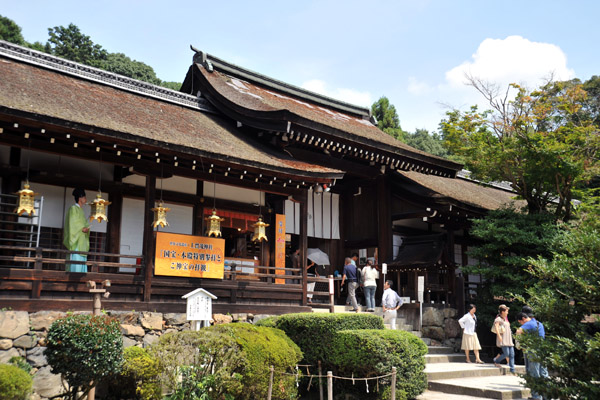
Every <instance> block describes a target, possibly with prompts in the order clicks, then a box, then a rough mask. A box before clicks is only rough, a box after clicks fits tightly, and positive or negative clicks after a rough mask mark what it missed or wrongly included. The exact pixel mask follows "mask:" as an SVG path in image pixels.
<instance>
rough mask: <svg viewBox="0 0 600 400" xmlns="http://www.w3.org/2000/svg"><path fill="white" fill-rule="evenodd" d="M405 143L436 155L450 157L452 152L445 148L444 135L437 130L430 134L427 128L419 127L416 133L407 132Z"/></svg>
mask: <svg viewBox="0 0 600 400" xmlns="http://www.w3.org/2000/svg"><path fill="white" fill-rule="evenodd" d="M405 143H406V144H407V145H409V146H411V147H414V148H415V149H419V150H423V151H425V152H427V153H429V154H432V155H434V156H438V157H443V158H450V153H449V152H448V150H447V149H446V148H444V145H443V142H442V137H441V136H440V135H439V134H437V133H436V132H434V133H433V134H429V132H427V130H425V129H417V130H416V131H415V133H407V134H406V137H405Z"/></svg>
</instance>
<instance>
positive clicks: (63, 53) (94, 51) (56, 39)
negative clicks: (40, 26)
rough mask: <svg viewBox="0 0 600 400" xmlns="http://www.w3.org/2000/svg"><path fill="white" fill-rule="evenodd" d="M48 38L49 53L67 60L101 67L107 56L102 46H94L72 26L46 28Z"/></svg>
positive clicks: (88, 38)
mask: <svg viewBox="0 0 600 400" xmlns="http://www.w3.org/2000/svg"><path fill="white" fill-rule="evenodd" d="M48 36H49V39H48V42H49V43H50V49H51V53H52V54H53V55H55V56H58V57H63V58H66V59H67V60H71V61H75V62H78V63H82V64H86V65H90V66H92V67H101V66H102V64H103V62H104V61H105V60H106V57H107V55H108V52H107V51H106V50H104V49H103V48H102V46H100V45H99V44H95V43H94V42H93V41H92V39H91V38H90V37H89V36H87V35H84V34H83V33H82V32H81V30H80V29H79V28H78V27H77V25H74V24H69V26H68V27H66V28H65V27H64V26H55V27H54V28H48Z"/></svg>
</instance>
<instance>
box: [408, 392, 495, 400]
mask: <svg viewBox="0 0 600 400" xmlns="http://www.w3.org/2000/svg"><path fill="white" fill-rule="evenodd" d="M467 399H468V400H487V399H488V398H487V397H474V396H469V397H468V398H467ZM416 400H465V396H464V395H462V394H450V393H444V392H434V391H433V390H425V392H423V393H421V394H420V395H419V396H417V398H416Z"/></svg>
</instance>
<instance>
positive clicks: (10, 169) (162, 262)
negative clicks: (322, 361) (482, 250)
mask: <svg viewBox="0 0 600 400" xmlns="http://www.w3.org/2000/svg"><path fill="white" fill-rule="evenodd" d="M182 75H183V74H182ZM0 76H2V79H0V164H1V166H2V168H1V172H0V179H1V193H0V304H2V306H3V307H11V308H12V309H14V310H27V311H38V310H88V309H91V296H90V293H89V288H88V287H87V283H88V281H90V280H92V281H96V282H105V281H107V280H108V281H110V283H111V286H110V289H109V291H110V298H108V299H106V300H104V301H103V307H104V308H106V309H112V310H131V309H135V310H152V311H154V310H156V311H161V312H183V311H184V310H185V300H183V299H182V296H183V295H185V294H186V293H189V292H191V291H193V290H194V289H197V288H203V289H205V290H207V291H209V292H211V293H212V294H214V295H215V296H217V299H216V300H215V301H214V302H213V310H214V311H215V312H223V313H226V312H230V313H237V312H252V313H261V314H281V313H287V312H298V311H310V309H311V306H309V305H308V304H307V300H308V297H309V296H312V298H313V301H312V303H313V307H318V306H320V307H331V306H332V305H333V304H334V303H337V302H338V301H340V300H341V299H340V293H339V291H338V289H336V291H335V292H334V293H330V292H329V284H328V283H329V280H328V279H329V278H328V277H329V276H333V275H334V274H335V271H341V267H342V266H343V262H344V258H345V257H348V256H350V255H351V254H352V253H355V252H356V253H358V254H359V263H360V264H361V265H363V264H365V263H366V260H367V259H369V258H370V259H373V260H374V261H375V263H376V264H379V265H381V264H383V263H386V264H387V265H388V275H387V278H388V279H392V280H394V281H395V282H396V284H397V285H398V289H399V292H400V293H401V294H402V295H403V296H406V297H410V298H411V299H413V300H415V299H417V292H416V291H417V281H418V279H419V277H420V276H421V277H424V282H425V292H426V298H425V299H424V300H425V301H436V302H441V301H444V302H445V303H446V304H457V303H460V302H464V299H465V297H464V296H465V287H466V286H465V285H464V284H463V281H462V279H465V278H464V277H462V276H461V275H460V266H461V265H465V264H467V263H469V262H471V260H469V259H468V256H467V251H468V246H469V245H470V242H469V240H468V229H469V221H470V220H471V219H472V218H476V217H480V216H483V215H485V213H486V212H487V211H489V210H492V209H496V208H499V207H501V206H503V205H505V204H507V203H509V202H510V201H511V198H512V196H513V195H512V193H510V191H507V190H504V189H503V188H494V187H486V186H482V185H479V184H477V183H476V182H473V181H470V180H467V179H464V178H462V177H461V176H460V174H459V173H460V171H461V168H462V166H461V165H460V164H457V163H454V162H451V161H448V160H445V159H442V158H438V157H435V156H432V155H429V154H427V153H425V152H422V151H419V150H416V149H414V148H411V147H409V146H407V145H405V144H404V143H401V142H399V141H397V140H395V139H393V138H392V137H390V136H389V135H387V134H385V133H384V132H382V131H380V130H379V129H378V128H377V126H376V121H374V118H373V117H372V116H371V115H370V111H369V109H366V108H362V107H357V106H353V105H350V104H347V103H344V102H341V101H338V100H334V99H331V98H327V97H324V96H321V95H319V94H316V93H312V92H309V91H306V90H304V89H301V88H298V87H295V86H293V85H289V84H287V83H284V82H281V81H277V80H275V79H272V78H270V77H266V76H263V75H260V74H258V73H255V72H252V71H249V70H246V69H244V68H241V67H239V66H235V65H233V64H230V63H227V62H226V61H223V60H220V59H218V58H216V57H213V56H211V55H208V54H206V53H203V52H201V51H197V50H195V49H194V54H193V63H192V65H191V66H190V68H189V70H188V71H187V75H186V76H185V80H184V83H183V85H182V88H181V90H180V92H176V91H172V90H169V89H165V88H161V87H158V86H154V85H151V84H148V83H145V82H140V81H136V80H133V79H130V78H126V77H123V76H119V75H115V74H112V73H109V72H106V71H102V70H99V69H95V68H92V67H88V66H85V65H81V64H77V63H74V62H71V61H67V60H64V59H60V58H57V57H53V56H50V55H48V54H45V53H41V52H37V51H34V50H31V49H28V48H24V47H20V46H17V45H14V44H11V43H7V42H4V41H0ZM27 183H28V184H29V186H30V188H31V190H32V191H33V192H35V193H36V194H35V196H34V203H33V205H32V207H33V212H31V213H21V214H20V215H19V214H17V213H16V212H15V210H16V209H17V208H20V204H21V203H20V202H21V201H23V199H22V198H21V199H20V198H19V195H16V193H18V192H20V193H21V194H22V193H23V191H22V189H23V188H24V187H25V184H27ZM73 188H83V189H85V191H86V193H87V199H88V203H92V201H93V200H94V199H102V200H103V201H106V202H109V203H108V204H107V208H106V216H105V217H106V218H105V219H103V218H99V221H98V220H94V221H92V222H91V232H90V250H89V252H85V255H86V256H87V261H86V262H85V265H86V268H87V273H78V272H68V271H67V270H66V268H65V267H66V266H65V264H66V262H65V260H66V258H67V257H68V256H69V254H71V253H73V252H71V251H69V250H67V249H66V248H65V247H64V246H63V245H62V236H63V230H64V226H63V225H64V219H65V213H66V211H67V210H68V208H69V207H70V206H71V205H72V204H73V197H72V196H71V192H72V190H73ZM92 211H93V210H92ZM85 212H86V215H89V214H90V211H88V210H86V211H85ZM92 214H93V213H92ZM93 216H94V214H93V215H92V217H93ZM212 217H214V218H212ZM211 218H212V219H211ZM216 220H218V225H215V226H213V223H214V222H215V221H216ZM214 229H216V230H218V235H217V234H216V233H215V232H214V231H213V230H214ZM211 232H212V234H211V236H210V237H209V236H208V233H211ZM182 249H183V250H182ZM296 249H299V251H300V255H299V258H298V259H299V260H300V262H299V264H297V265H294V263H293V262H292V260H293V255H292V254H293V252H294V251H295V250H296ZM315 249H318V250H320V251H321V252H322V253H325V254H326V255H327V257H328V262H323V263H322V264H320V265H318V266H317V267H316V271H317V273H318V275H319V276H318V277H314V276H309V274H308V273H307V269H306V265H307V264H306V260H307V257H310V254H311V253H310V252H309V250H311V251H313V250H315ZM313 282H314V283H316V287H315V289H311V290H309V289H308V288H310V287H311V285H309V284H310V283H313ZM380 286H382V285H380ZM410 306H411V307H416V304H415V305H413V304H411V305H410Z"/></svg>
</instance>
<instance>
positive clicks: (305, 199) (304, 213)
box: [299, 190, 308, 306]
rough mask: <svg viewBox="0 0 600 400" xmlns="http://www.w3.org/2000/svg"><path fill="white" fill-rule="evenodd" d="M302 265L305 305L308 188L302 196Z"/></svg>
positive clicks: (305, 303)
mask: <svg viewBox="0 0 600 400" xmlns="http://www.w3.org/2000/svg"><path fill="white" fill-rule="evenodd" d="M299 200H300V243H299V247H300V265H299V267H300V268H301V269H302V271H301V272H300V273H301V274H302V302H301V303H300V304H302V305H303V306H306V305H307V299H308V297H307V295H306V285H307V283H308V281H307V276H308V275H307V272H306V253H307V250H306V249H307V247H308V237H307V234H308V190H303V191H302V195H301V196H300V199H299Z"/></svg>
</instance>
